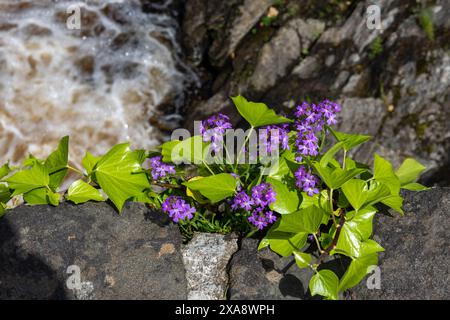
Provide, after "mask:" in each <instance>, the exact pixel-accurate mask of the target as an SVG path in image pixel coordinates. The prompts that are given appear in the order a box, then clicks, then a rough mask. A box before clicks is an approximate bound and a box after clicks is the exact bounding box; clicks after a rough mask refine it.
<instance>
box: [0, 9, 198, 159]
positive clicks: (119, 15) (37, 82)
mask: <svg viewBox="0 0 450 320" xmlns="http://www.w3.org/2000/svg"><path fill="white" fill-rule="evenodd" d="M74 4H77V5H79V6H80V7H81V15H82V19H81V29H80V30H70V29H69V28H68V27H67V23H66V22H67V18H68V17H69V16H71V13H72V12H69V13H68V12H67V8H68V7H69V6H73V5H74ZM175 25H176V24H175V21H174V20H173V18H171V17H169V16H168V15H164V14H160V13H158V14H149V13H143V12H142V10H141V6H140V4H139V2H138V1H112V0H110V1H83V2H81V1H68V0H64V1H5V0H2V1H1V0H0V163H3V162H5V161H7V160H11V161H12V162H13V163H17V162H20V161H21V160H22V159H23V158H24V157H25V156H26V155H27V154H28V153H32V154H34V155H35V156H37V157H45V156H47V155H48V154H49V152H51V150H52V149H54V148H55V147H56V145H57V142H58V140H59V139H60V138H61V137H62V136H64V135H70V138H71V141H70V147H71V160H72V161H74V162H75V163H80V159H81V158H82V156H83V155H84V152H85V150H90V151H91V152H93V153H94V154H95V153H96V154H99V153H103V152H105V151H107V150H108V149H109V148H110V147H111V146H112V145H114V144H115V143H118V142H122V141H127V140H130V141H131V142H132V144H133V146H134V147H140V148H141V147H143V148H150V147H154V146H155V145H156V144H158V143H159V142H160V139H161V137H160V134H159V131H158V129H156V128H154V127H153V126H152V125H151V124H150V122H149V119H150V118H151V117H156V118H158V117H159V114H158V113H157V111H156V110H157V109H156V108H157V106H158V105H161V104H164V105H176V103H177V98H179V97H181V96H182V92H183V88H184V86H185V84H186V82H188V81H190V80H189V76H188V75H186V72H183V71H180V67H179V66H180V63H179V61H178V60H179V59H178V55H177V52H178V51H179V48H178V47H177V44H176V41H175V34H176V26H175ZM174 109H175V110H176V108H174Z"/></svg>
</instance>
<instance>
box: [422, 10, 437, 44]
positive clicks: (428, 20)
mask: <svg viewBox="0 0 450 320" xmlns="http://www.w3.org/2000/svg"><path fill="white" fill-rule="evenodd" d="M419 22H420V25H421V26H422V29H423V31H424V32H425V34H426V35H427V37H428V39H429V40H430V41H434V25H433V13H432V12H431V10H430V9H429V8H425V9H422V10H421V11H420V13H419Z"/></svg>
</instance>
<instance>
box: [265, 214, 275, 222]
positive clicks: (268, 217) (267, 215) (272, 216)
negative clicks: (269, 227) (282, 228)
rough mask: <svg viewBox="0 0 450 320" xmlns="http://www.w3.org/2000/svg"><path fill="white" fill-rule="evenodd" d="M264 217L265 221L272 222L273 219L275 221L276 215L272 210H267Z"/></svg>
mask: <svg viewBox="0 0 450 320" xmlns="http://www.w3.org/2000/svg"><path fill="white" fill-rule="evenodd" d="M266 219H267V222H269V223H274V222H275V221H277V216H276V215H274V214H273V212H272V211H268V212H266Z"/></svg>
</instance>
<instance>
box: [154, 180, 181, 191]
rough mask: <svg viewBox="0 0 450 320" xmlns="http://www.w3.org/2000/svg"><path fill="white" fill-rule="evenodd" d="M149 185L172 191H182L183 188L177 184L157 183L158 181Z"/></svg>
mask: <svg viewBox="0 0 450 320" xmlns="http://www.w3.org/2000/svg"><path fill="white" fill-rule="evenodd" d="M151 184H153V185H155V186H158V187H163V188H172V189H184V188H185V187H184V186H182V185H179V184H172V183H164V182H158V181H153V182H152V183H151Z"/></svg>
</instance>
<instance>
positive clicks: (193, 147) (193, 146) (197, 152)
mask: <svg viewBox="0 0 450 320" xmlns="http://www.w3.org/2000/svg"><path fill="white" fill-rule="evenodd" d="M162 148H163V149H162V154H163V157H164V159H168V158H170V161H169V162H173V163H175V164H180V163H193V164H202V163H204V162H205V161H206V158H207V156H208V151H209V149H208V143H205V142H204V141H203V138H202V136H193V137H190V138H187V139H185V140H183V141H178V143H176V142H173V143H171V144H167V145H166V144H163V145H162ZM169 150H170V156H169V155H167V153H168V152H169ZM164 159H163V160H164Z"/></svg>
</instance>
